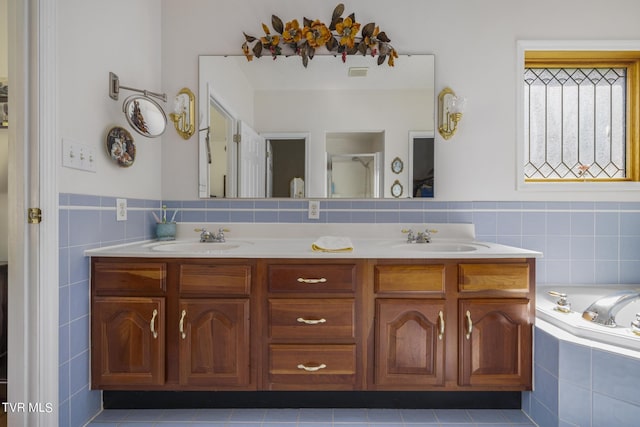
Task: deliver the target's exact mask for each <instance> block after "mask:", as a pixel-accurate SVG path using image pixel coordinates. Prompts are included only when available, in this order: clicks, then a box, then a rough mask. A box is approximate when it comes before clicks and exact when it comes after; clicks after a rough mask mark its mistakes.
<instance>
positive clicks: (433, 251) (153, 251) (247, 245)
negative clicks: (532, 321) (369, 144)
mask: <svg viewBox="0 0 640 427" xmlns="http://www.w3.org/2000/svg"><path fill="white" fill-rule="evenodd" d="M201 228H205V229H207V230H209V231H211V232H213V233H215V232H217V230H218V229H219V228H224V229H227V230H228V231H226V232H225V242H223V243H201V242H200V241H199V234H200V233H199V232H196V231H194V230H195V229H201ZM409 229H411V230H413V231H414V232H415V233H418V232H424V231H425V230H432V231H434V230H435V232H433V233H432V239H431V242H430V243H407V235H406V234H403V232H402V230H409ZM322 236H340V237H343V238H344V237H348V238H349V240H350V242H351V243H352V246H353V250H352V251H347V252H318V251H314V250H313V249H312V244H313V243H314V242H316V241H317V239H318V238H320V237H322ZM85 255H86V256H92V257H98V256H100V257H140V258H145V257H146V258H162V257H166V258H309V259H331V258H368V259H373V258H389V259H397V258H401V259H409V258H413V259H416V258H418V259H419V258H425V259H426V258H433V259H436V258H438V259H440V258H449V259H454V258H455V259H460V258H470V259H471V258H476V259H477V258H539V257H542V253H540V252H537V251H532V250H528V249H522V248H517V247H513V246H506V245H501V244H497V243H491V242H478V241H476V240H475V229H474V226H473V224H407V225H403V224H306V223H305V224H257V223H236V224H201V223H179V224H178V226H177V233H176V240H171V241H157V240H153V241H143V242H136V243H129V244H122V245H114V246H105V247H101V248H95V249H88V250H86V251H85Z"/></svg>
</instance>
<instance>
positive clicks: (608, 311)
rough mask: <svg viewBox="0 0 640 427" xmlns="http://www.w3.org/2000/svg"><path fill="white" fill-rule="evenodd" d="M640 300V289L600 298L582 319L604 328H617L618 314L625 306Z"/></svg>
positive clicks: (584, 313)
mask: <svg viewBox="0 0 640 427" xmlns="http://www.w3.org/2000/svg"><path fill="white" fill-rule="evenodd" d="M637 299H640V289H638V290H633V291H620V292H615V293H613V294H610V295H607V296H605V297H602V298H600V299H599V300H597V301H596V302H594V303H593V304H591V305H590V306H589V307H587V309H586V310H585V311H584V312H583V313H582V317H583V318H584V319H586V320H589V321H591V322H594V323H597V324H599V325H603V326H609V327H611V328H615V327H616V326H617V325H616V314H618V312H619V311H620V310H621V309H622V307H624V306H625V305H627V304H629V303H630V302H633V301H635V300H637Z"/></svg>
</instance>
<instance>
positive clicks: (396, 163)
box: [391, 157, 404, 173]
mask: <svg viewBox="0 0 640 427" xmlns="http://www.w3.org/2000/svg"><path fill="white" fill-rule="evenodd" d="M402 169H404V162H403V161H402V159H400V157H396V158H395V159H393V161H392V162H391V170H392V171H393V173H400V172H402Z"/></svg>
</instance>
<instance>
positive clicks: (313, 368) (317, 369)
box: [298, 363, 327, 372]
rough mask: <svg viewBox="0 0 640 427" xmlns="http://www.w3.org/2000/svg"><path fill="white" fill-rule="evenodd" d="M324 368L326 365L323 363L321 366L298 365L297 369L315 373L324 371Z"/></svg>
mask: <svg viewBox="0 0 640 427" xmlns="http://www.w3.org/2000/svg"><path fill="white" fill-rule="evenodd" d="M326 367H327V365H325V364H324V363H321V364H319V365H316V366H307V365H305V364H303V363H301V364H299V365H298V369H303V370H305V371H307V372H316V371H319V370H320V369H324V368H326Z"/></svg>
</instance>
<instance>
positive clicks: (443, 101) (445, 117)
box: [438, 87, 467, 139]
mask: <svg viewBox="0 0 640 427" xmlns="http://www.w3.org/2000/svg"><path fill="white" fill-rule="evenodd" d="M466 102H467V100H466V98H462V97H459V96H457V95H456V93H455V92H454V91H453V90H451V89H450V88H448V87H447V88H444V89H442V91H441V92H440V94H439V95H438V133H440V135H441V136H442V137H443V138H444V139H449V138H451V137H452V136H453V135H455V133H456V130H457V128H458V122H459V121H460V120H461V119H462V113H463V112H464V108H465V106H466Z"/></svg>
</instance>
